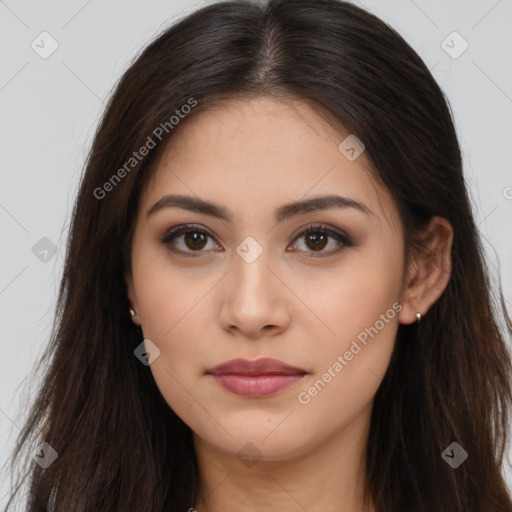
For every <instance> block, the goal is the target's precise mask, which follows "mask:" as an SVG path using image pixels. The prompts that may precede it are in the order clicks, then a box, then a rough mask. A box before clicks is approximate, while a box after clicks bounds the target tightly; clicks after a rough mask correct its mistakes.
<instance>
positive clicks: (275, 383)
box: [207, 357, 308, 398]
mask: <svg viewBox="0 0 512 512" xmlns="http://www.w3.org/2000/svg"><path fill="white" fill-rule="evenodd" d="M307 373H308V372H306V370H303V369H301V368H297V367H295V366H291V365H288V364H286V363H283V362H282V361H279V360H277V359H271V358H267V357H264V358H261V359H256V360H254V361H251V360H248V359H240V358H238V359H231V360H230V361H226V362H225V363H222V364H220V365H218V366H216V367H215V368H213V369H211V370H208V371H207V374H210V375H212V377H213V379H214V380H215V382H217V384H219V385H220V386H221V387H223V388H224V389H226V390H228V391H231V392H232V393H235V394H237V395H240V396H246V397H252V398H261V397H266V396H271V395H274V394H276V393H278V392H279V391H281V390H283V389H285V388H288V387H290V386H292V385H293V384H295V383H296V382H297V381H299V380H301V379H302V378H303V377H304V376H305V375H306V374H307Z"/></svg>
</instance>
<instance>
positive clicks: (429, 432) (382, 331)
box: [15, 0, 512, 512]
mask: <svg viewBox="0 0 512 512" xmlns="http://www.w3.org/2000/svg"><path fill="white" fill-rule="evenodd" d="M499 298H500V300H501V302H500V307H499V308H498V307H497V303H496V302H495V301H494V296H493V295H492V290H491V288H490V284H489V277H488V272H487V267H486V265H485V261H484V258H483V251H482V246H481V243H480V240H479V237H478V232H477V229H476V226H475V222H474V218H473V214H472V211H471V207H470V203H469V200H468V195H467V192H466V186H465V182H464V177H463V172H462V164H461V155H460V149H459V144H458V141H457V137H456V133H455V130H454V126H453V121H452V118H451V115H450V110H449V107H448V104H447V101H446V99H445V98H444V95H443V93H442V91H441V90H440V88H439V86H438V85H437V84H436V82H435V81H434V79H433V77H432V76H431V74H430V73H429V71H428V69H427V68H426V67H425V65H424V63H423V62H422V61H421V59H420V58H419V57H418V55H417V54H416V53H415V52H414V51H413V50H412V49H411V47H410V46H409V45H407V43H405V42H404V40H403V39H402V38H401V37H400V36H399V35H398V34H397V33H396V32H395V31H394V30H392V29H391V28H390V27H389V26H387V25H386V24H384V23H383V22H382V21H380V20H379V19H377V18H376V17H375V16H373V15H371V14H369V13H367V12H365V11H363V10H362V9H359V8H358V7H355V6H353V5H351V4H349V3H345V2H341V1H337V0H291V1H290V0H288V1H284V0H270V2H269V3H268V4H265V5H262V6H257V5H251V4H248V3H241V2H225V3H220V4H216V5H212V6H209V7H206V8H204V9H201V10H199V11H197V12H195V13H193V14H191V15H190V16H188V17H187V18H185V19H183V20H182V21H180V22H179V23H178V24H176V25H175V26H173V27H171V28H169V29H168V30H166V31H165V32H164V33H163V34H162V35H161V36H159V37H158V38H157V39H156V40H155V41H154V42H152V43H151V44H150V45H149V46H148V47H147V48H146V49H145V50H144V51H143V52H142V54H141V55H140V56H139V58H138V59H137V60H136V61H135V62H134V63H133V64H132V65H131V67H130V68H129V69H128V71H127V72H126V73H125V74H124V76H123V77H122V79H121V80H120V82H119V84H118V86H117V88H116V90H115V92H114V94H113V96H112V99H111V101H110V103H109V105H108V107H107V110H106V112H105V115H104V117H103V119H102V121H101V124H100V126H99V129H98V131H97V134H96V136H95V139H94V143H93V147H92V149H91V152H90V155H89V158H88V161H87V166H86V169H85V174H84V177H83V180H82V182H81V185H80V191H79V194H78V198H77V201H76V206H75V209H74V214H73V221H72V226H71V231H70V237H69V243H68V247H67V258H66V263H65V269H64V275H63V278H62V283H61V288H60V293H59V304H58V311H57V318H58V322H57V325H56V327H55V329H54V332H53V335H52V339H51V343H50V344H49V347H48V350H47V353H46V354H45V357H44V360H43V363H46V364H47V365H48V369H47V373H46V375H45V380H44V383H43V385H42V387H41V390H40V394H39V396H38V399H37V402H36V403H35V404H34V406H33V409H32V411H31V415H30V418H29V420H28V422H27V423H26V425H25V428H24V430H23V432H22V435H21V436H20V439H19V444H18V446H17V452H16V454H15V457H17V456H18V453H20V452H21V450H22V449H27V448H29V450H28V451H29V454H28V459H27V462H26V463H25V465H24V466H23V468H25V470H26V471H25V472H26V474H27V476H28V477H29V479H30V480H29V481H30V492H29V496H28V500H27V510H30V511H42V510H52V511H59V512H60V511H68V510H75V511H91V510H94V511H152V512H154V511H171V510H172V511H186V510H189V511H192V510H197V511H201V510H211V511H212V512H217V511H220V510H223V511H234V510H258V511H266V510H276V509H279V510H286V511H292V510H293V511H295V510H308V511H309V512H313V511H320V510H322V511H344V512H355V511H357V512H359V511H363V510H364V511H374V512H377V511H378V512H398V511H403V512H439V511H441V510H443V511H460V512H462V511H464V512H468V511H474V512H482V511H486V512H487V511H496V512H497V511H500V512H502V511H510V510H512V501H511V497H510V494H509V492H508V490H507V487H506V485H505V482H504V480H503V478H502V475H501V466H502V462H503V454H504V449H505V443H506V439H507V426H508V425H509V418H510V405H511V401H512V389H511V374H512V370H511V368H512V365H511V359H510V354H509V353H508V352H507V347H506V343H505V341H506V338H505V336H506V335H510V333H511V332H512V324H511V322H510V318H509V317H508V316H507V312H506V309H505V307H504V301H503V295H502V293H501V290H499ZM500 315H503V319H504V324H502V325H503V326H504V329H503V330H502V331H500V327H499V321H500ZM32 437H35V439H32ZM34 461H35V462H34ZM22 476H23V475H20V478H21V477H22ZM20 481H21V480H20Z"/></svg>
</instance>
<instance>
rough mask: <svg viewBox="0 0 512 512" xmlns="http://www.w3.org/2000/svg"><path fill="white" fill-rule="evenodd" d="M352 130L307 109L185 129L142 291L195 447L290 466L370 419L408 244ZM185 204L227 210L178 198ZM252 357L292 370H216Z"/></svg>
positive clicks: (150, 235)
mask: <svg viewBox="0 0 512 512" xmlns="http://www.w3.org/2000/svg"><path fill="white" fill-rule="evenodd" d="M348 135H349V133H344V134H340V133H339V131H336V130H335V129H334V128H332V127H331V126H330V125H329V124H327V123H326V121H325V120H324V119H323V118H321V117H319V116H318V115H317V113H316V112H315V110H314V109H313V108H312V107H310V106H308V104H306V103H303V102H300V101H292V100H290V101H287V102H284V101H277V100H272V99H269V98H264V97H260V98H257V99H252V100H247V101H240V100H239V101H235V100H232V101H228V102H225V103H223V104H222V105H221V106H217V107H215V108H211V109H209V110H206V111H203V112H197V113H196V114H195V115H194V116H191V117H190V118H189V119H187V120H186V121H185V122H183V124H182V125H181V126H179V127H178V128H177V129H176V132H175V134H174V136H173V138H172V140H171V141H170V142H169V144H168V146H167V148H166V151H165V153H164V154H163V156H162V158H161V159H160V160H159V162H158V167H157V168H156V170H155V173H154V174H153V175H152V178H151V180H150V181H149V182H148V184H147V187H146V188H145V191H144V194H143V196H142V197H141V203H140V210H139V216H138V219H137V223H136V229H135V233H134V240H133V248H132V251H133V252H132V262H133V266H132V275H131V276H129V277H127V284H128V293H129V298H130V301H131V304H132V307H133V308H134V309H135V310H136V312H137V314H136V316H135V317H134V318H135V321H136V322H137V323H140V324H141V325H142V329H143V333H144V338H146V339H149V340H151V342H152V344H154V345H155V346H156V347H158V349H159V351H160V352H159V354H158V352H157V353H156V354H157V357H156V358H155V359H154V361H153V362H152V363H151V365H150V370H151V372H152V373H153V375H154V378H155V381H156V383H157V385H158V388H159V389H160V391H161V393H162V395H163V397H164V398H165V400H166V401H167V403H168V404H169V406H170V407H171V408H172V409H173V410H174V411H175V412H176V413H177V414H178V415H179V416H180V417H181V418H182V419H183V421H184V422H185V423H187V424H188V425H189V426H190V427H191V429H192V430H193V432H194V433H195V436H196V440H200V441H201V442H202V443H203V444H205V445H208V446H210V447H211V448H213V449H216V450H220V451H221V452H223V453H224V454H226V453H227V454H237V453H240V451H241V453H244V450H245V451H248V452H251V451H252V452H253V454H254V457H255V458H258V457H262V458H263V459H268V460H285V459H287V458H292V457H298V456H302V455H305V454H306V453H307V452H309V451H311V450H314V449H315V448H316V447H319V446H321V445H324V444H325V443H326V442H327V441H329V440H331V439H333V438H334V437H336V436H339V435H342V433H343V432H345V433H347V432H349V431H350V430H351V429H353V428H355V426H356V425H358V426H359V427H358V428H359V431H360V430H361V426H362V425H367V424H368V421H369V417H370V411H371V405H372V400H373V397H374V395H375V393H376V391H377V389H378V387H379V384H380V382H381V379H382V377H383V376H384V374H385V372H386V369H387V367H388V363H389V360H390V356H391V353H392V350H393V346H394V342H395V336H396V333H397V329H398V325H399V320H400V313H399V311H400V309H401V306H400V300H401V295H400V293H401V282H402V276H403V272H404V268H403V257H404V253H403V250H404V247H403V239H402V224H401V222H400V220H399V217H398V213H397V210H396V207H395V205H394V203H393V201H392V199H391V196H390V194H389V193H388V192H387V191H386V190H385V189H384V188H382V187H381V186H380V185H379V184H378V183H377V181H376V180H375V179H374V178H372V176H371V174H370V173H369V170H368V166H369V164H368V161H367V159H366V156H365V153H364V152H363V153H362V154H360V155H359V156H357V153H358V150H360V149H362V148H361V147H358V146H357V145H356V146H354V142H353V141H351V139H348V141H346V142H345V143H344V144H343V145H342V149H343V151H342V150H341V149H340V148H339V146H340V144H341V143H342V142H343V141H344V140H345V139H346V137H347V136H348ZM363 142H364V141H363ZM351 148H353V149H354V151H352V150H351ZM355 157H357V158H355ZM176 195H178V196H180V197H181V198H182V199H184V198H190V201H189V203H188V204H189V205H193V204H194V203H193V201H194V202H196V204H199V202H205V203H208V204H212V205H215V207H213V206H212V207H208V208H207V207H201V208H199V207H198V208H196V209H194V208H190V209H189V208H186V207H184V206H185V205H183V206H182V207H179V206H176V205H174V206H172V204H171V203H172V200H171V199H169V198H168V199H169V200H168V201H167V202H166V200H165V199H164V198H166V197H167V196H176ZM326 196H331V197H333V196H337V197H339V198H346V200H350V201H353V202H354V203H353V204H349V203H346V204H345V206H343V203H342V200H341V199H339V200H338V203H335V202H334V201H331V202H326V205H325V206H322V201H321V198H324V197H326ZM314 199H318V200H319V203H318V205H317V207H316V208H314V207H313V206H312V207H310V208H307V207H304V206H302V207H301V206H300V205H301V204H303V203H304V204H305V205H307V204H308V202H309V201H312V200H314ZM156 204H158V205H159V206H157V207H156V208H154V209H153V210H152V208H153V207H154V205H156ZM357 204H359V206H357ZM354 205H355V206H354ZM150 210H152V211H151V212H150ZM148 212H149V213H148ZM221 214H222V216H223V217H221ZM179 226H181V227H186V226H189V227H188V228H187V229H186V230H185V231H186V232H181V233H178V234H177V235H176V236H175V237H174V238H169V237H168V238H166V235H167V234H168V232H169V230H170V229H172V228H176V227H179ZM306 228H311V232H310V233H306V234H305V233H304V230H305V229H306ZM162 240H164V241H162ZM405 323H407V322H405ZM152 346H153V345H149V344H148V345H146V347H147V348H148V349H150V352H151V347H152ZM154 355H155V354H153V357H154ZM238 358H242V359H245V360H249V361H254V360H258V359H260V358H272V359H276V360H278V361H280V362H281V363H280V364H279V363H278V364H277V365H276V366H269V365H265V364H263V367H255V368H254V367H253V368H252V373H251V367H250V366H248V367H237V366H231V367H228V368H227V369H224V371H223V370H222V369H220V370H218V371H215V368H216V367H218V366H219V365H221V364H222V363H226V362H228V361H230V360H233V359H238ZM283 365H288V367H290V366H291V367H293V369H292V370H290V368H285V367H284V366H283ZM228 366H229V365H228ZM287 372H288V373H287ZM363 430H364V428H363ZM247 443H251V444H247ZM249 456H251V454H249Z"/></svg>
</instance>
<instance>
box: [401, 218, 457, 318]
mask: <svg viewBox="0 0 512 512" xmlns="http://www.w3.org/2000/svg"><path fill="white" fill-rule="evenodd" d="M425 231H426V233H425V235H424V239H423V240H424V245H423V250H422V251H421V252H419V253H418V254H416V255H415V256H414V261H413V262H412V264H411V267H410V271H409V276H408V280H407V283H406V286H405V287H404V290H403V292H402V301H401V304H402V311H401V312H400V316H399V321H400V323H402V324H412V323H414V322H416V321H417V316H416V315H417V313H420V314H421V315H422V316H425V315H426V313H427V311H428V310H429V309H430V308H431V307H432V305H433V304H434V303H435V302H436V301H437V300H438V299H439V297H440V296H441V295H442V294H443V292H444V290H445V289H446V286H447V285H448V282H449V281H450V276H451V270H452V261H451V249H452V244H453V227H452V225H451V224H450V223H449V222H448V221H447V220H446V219H444V218H443V217H434V218H432V220H431V221H430V223H429V225H428V227H427V228H426V230H425Z"/></svg>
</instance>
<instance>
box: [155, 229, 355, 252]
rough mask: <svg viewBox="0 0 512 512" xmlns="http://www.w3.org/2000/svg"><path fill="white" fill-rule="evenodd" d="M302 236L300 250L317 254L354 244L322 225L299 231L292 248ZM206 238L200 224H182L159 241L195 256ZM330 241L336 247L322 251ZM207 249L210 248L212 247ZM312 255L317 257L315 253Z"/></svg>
mask: <svg viewBox="0 0 512 512" xmlns="http://www.w3.org/2000/svg"><path fill="white" fill-rule="evenodd" d="M302 237H305V240H304V243H303V247H305V248H302V249H300V250H301V251H303V252H313V253H320V255H319V256H331V255H333V254H337V253H338V252H340V251H342V250H343V249H344V248H345V247H351V246H353V245H354V244H353V243H352V241H351V240H350V239H349V238H348V236H347V235H345V234H343V233H341V232H338V231H335V230H333V229H330V228H328V227H327V226H324V225H319V226H309V227H307V228H306V229H305V230H303V231H301V232H300V233H299V234H298V235H297V236H296V237H295V239H294V242H295V243H294V249H295V248H296V247H297V245H301V244H299V243H298V242H296V240H299V239H300V238H302ZM208 238H211V239H213V235H212V234H211V233H210V232H209V231H207V230H205V229H203V228H201V227H200V226H196V225H184V226H177V227H174V228H172V229H171V230H169V231H168V232H167V233H166V234H165V235H164V236H163V237H162V238H161V240H160V242H161V243H162V244H164V245H166V246H167V248H168V250H169V251H170V252H172V253H174V254H180V255H182V256H186V257H194V256H196V255H195V254H194V253H201V252H206V251H205V250H203V249H208ZM330 239H332V240H330ZM331 241H334V242H336V243H337V245H338V247H336V243H334V246H335V248H334V249H331V250H328V251H324V249H325V248H326V247H327V246H328V245H329V242H331ZM180 242H181V243H180ZM209 249H212V247H210V248H209ZM213 249H214V250H217V251H218V250H222V249H221V248H220V246H219V245H218V244H213ZM312 256H314V257H317V256H316V255H312Z"/></svg>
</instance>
